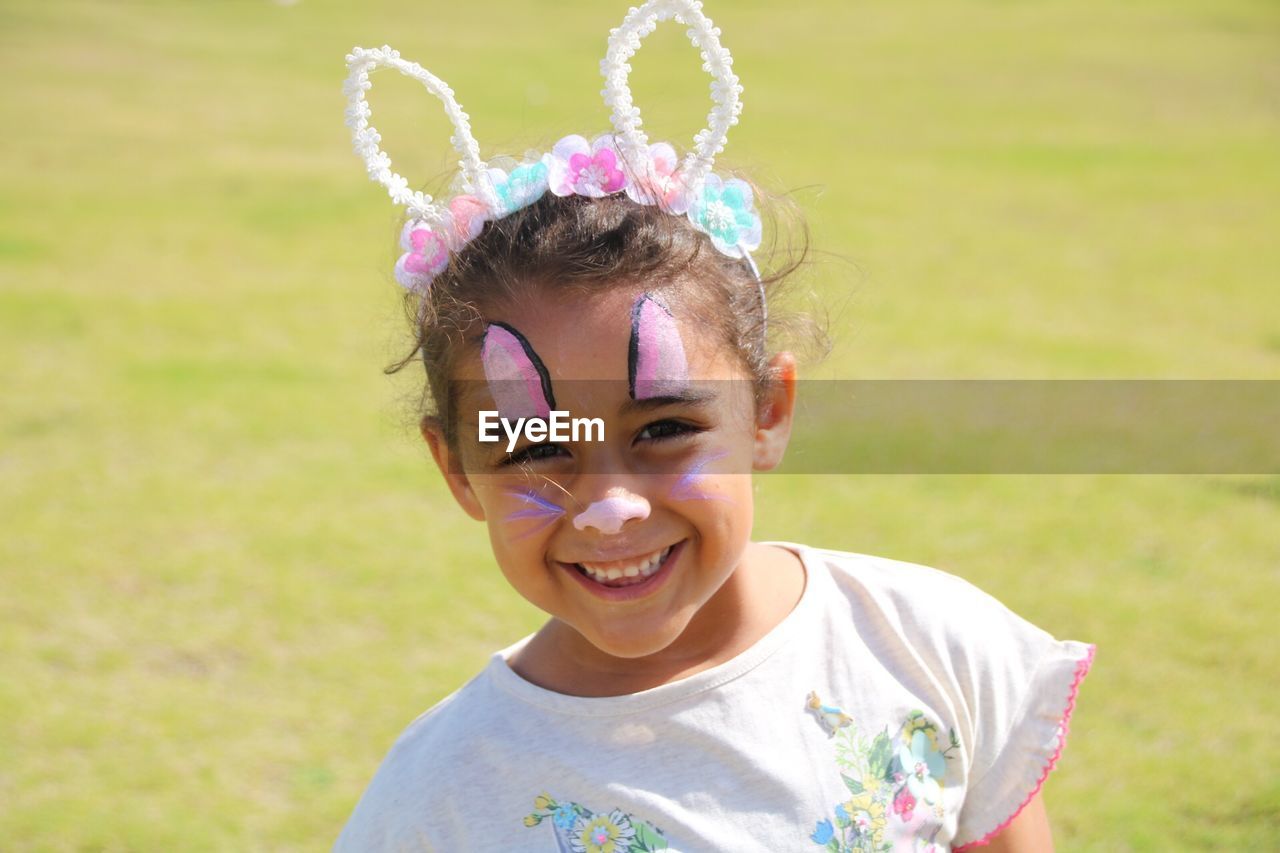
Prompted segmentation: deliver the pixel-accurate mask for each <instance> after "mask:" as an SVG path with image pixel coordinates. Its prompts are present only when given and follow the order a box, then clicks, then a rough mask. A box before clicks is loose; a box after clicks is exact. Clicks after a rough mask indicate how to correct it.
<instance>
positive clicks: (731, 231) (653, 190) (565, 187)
mask: <svg viewBox="0 0 1280 853" xmlns="http://www.w3.org/2000/svg"><path fill="white" fill-rule="evenodd" d="M671 18H674V19H675V20H676V21H679V22H680V23H682V24H686V25H687V26H688V27H689V29H688V36H689V40H690V41H691V42H692V43H693V45H694V47H696V48H698V50H699V51H700V52H701V54H702V60H703V63H702V67H703V70H705V71H707V72H708V73H710V74H711V77H712V82H711V100H712V106H711V112H710V113H709V114H708V116H707V127H706V128H704V129H703V130H701V131H699V132H698V134H697V135H696V136H695V137H694V139H693V149H692V150H691V151H690V152H689V153H688V154H687V155H686V156H685V157H684V159H683V161H679V160H678V159H677V156H676V153H675V149H674V148H673V147H672V146H671V145H670V144H668V143H666V142H656V143H650V142H649V140H648V137H647V136H646V135H645V133H644V131H643V130H642V129H641V122H640V110H639V108H638V107H636V105H635V103H634V102H633V101H632V98H631V88H630V86H629V84H628V77H629V75H630V73H631V66H630V65H628V64H627V60H629V59H630V58H631V57H632V56H634V55H635V52H636V51H637V50H638V49H639V48H640V40H641V39H643V38H644V37H645V36H647V35H648V34H649V33H651V32H653V30H654V29H655V28H656V27H657V24H658V23H659V22H660V21H665V20H668V19H671ZM347 67H348V69H349V70H350V74H349V75H348V77H347V80H346V83H345V84H344V86H343V91H344V92H345V93H346V95H347V98H348V101H349V104H348V107H347V113H346V115H347V125H348V126H349V127H350V128H351V136H352V142H353V144H354V147H355V150H356V153H357V154H359V155H360V157H361V158H362V159H363V160H364V161H365V165H366V167H367V168H368V171H369V177H370V178H371V179H372V180H375V181H377V182H378V183H380V184H382V185H383V186H384V187H386V188H387V192H388V193H389V194H390V195H391V200H392V201H394V202H395V203H396V204H399V205H403V206H404V207H405V208H406V210H407V211H408V221H407V222H406V223H405V226H404V230H403V231H402V233H401V239H400V242H401V247H402V248H403V249H404V250H405V251H404V254H403V255H401V256H400V259H399V260H398V261H397V262H396V270H395V272H396V280H397V281H398V282H400V284H401V285H403V286H404V287H405V288H406V289H409V290H418V291H420V292H425V291H426V289H427V288H428V287H429V286H430V284H431V280H432V279H433V278H435V276H437V275H438V274H439V273H440V272H441V271H442V270H444V268H445V267H446V266H447V265H448V263H449V255H450V253H452V252H458V251H460V250H461V249H462V248H463V247H464V246H466V244H467V243H468V242H470V241H471V240H473V239H475V237H477V236H478V235H479V234H480V232H481V230H482V229H483V228H484V224H485V223H486V222H489V221H491V220H496V219H501V218H502V217H504V216H507V215H508V214H511V213H513V212H515V211H517V210H520V209H521V208H523V207H526V206H528V205H530V204H532V203H533V202H535V201H537V200H538V199H539V198H541V197H542V195H543V193H545V192H546V191H547V190H550V191H551V192H552V193H554V194H555V195H557V196H569V195H581V196H589V197H592V198H601V197H603V196H607V195H613V194H615V193H626V195H627V197H628V198H630V199H632V200H633V201H635V202H637V203H639V204H646V205H658V206H660V207H661V208H662V209H663V210H665V211H667V212H669V213H672V214H674V215H683V216H687V217H688V219H689V221H690V222H691V223H692V224H693V226H694V227H695V228H696V229H698V230H699V231H702V232H704V233H706V234H707V235H708V236H709V237H710V238H711V242H712V244H713V245H714V246H715V248H716V249H717V250H719V251H720V252H722V253H723V254H725V255H727V256H729V257H731V258H743V259H745V260H746V262H747V264H748V265H749V266H750V268H751V272H752V273H753V275H754V276H755V278H756V282H757V284H758V285H759V287H760V303H761V306H762V307H764V306H765V300H764V284H763V282H762V281H761V279H760V271H759V269H758V268H757V267H756V264H755V261H754V260H752V258H751V254H750V253H751V251H753V250H755V249H757V248H759V246H760V237H761V222H760V215H759V214H758V213H757V212H756V209H755V206H754V203H753V199H752V193H751V188H750V186H749V185H748V184H747V183H746V182H745V181H741V180H739V179H737V178H730V179H728V180H724V179H722V178H721V177H720V176H719V175H716V174H715V173H714V172H712V171H711V167H712V164H713V163H714V161H715V158H716V155H718V154H719V153H720V152H721V151H723V150H724V146H725V140H726V138H727V136H728V133H729V128H730V127H731V126H733V125H735V124H737V123H738V114H739V113H741V112H742V103H741V101H740V100H739V95H740V94H741V92H742V86H740V85H739V84H738V77H737V75H735V74H734V73H733V58H732V57H731V56H730V55H729V51H728V50H726V49H725V48H724V47H723V46H721V44H720V30H719V29H717V28H716V27H714V26H712V23H711V21H710V19H708V18H707V16H706V15H704V14H703V13H702V3H701V2H698V0H648V2H646V3H644V4H643V5H642V6H640V7H639V8H633V9H631V10H630V11H629V12H628V13H627V16H626V18H625V19H623V22H622V25H621V26H619V27H617V28H616V29H614V30H612V31H611V32H610V34H609V47H608V51H607V53H606V54H605V57H604V59H603V60H602V61H601V62H600V70H601V72H602V73H603V74H604V79H605V85H604V90H603V92H602V94H603V95H604V100H605V104H606V105H607V106H608V107H609V108H610V110H611V111H612V115H611V120H612V122H613V128H614V131H615V132H614V133H612V134H604V135H602V136H597V137H596V138H595V139H594V140H587V139H586V138H585V137H582V136H578V135H577V134H571V135H569V136H566V137H564V138H563V139H561V140H560V141H559V142H557V143H556V144H555V146H554V147H552V149H551V150H550V151H549V152H546V153H545V154H541V155H540V156H528V157H526V158H525V160H524V161H523V162H521V163H518V164H515V165H512V166H511V167H510V168H509V169H505V168H498V167H494V166H490V165H487V164H486V163H485V162H484V161H483V160H481V159H480V146H479V144H478V143H477V142H476V139H475V137H474V136H473V135H472V134H471V123H470V119H469V117H468V116H467V114H466V113H465V112H463V110H462V107H461V106H460V105H459V104H458V102H457V100H456V99H455V98H454V96H453V90H452V89H450V88H449V87H448V85H446V84H445V83H444V81H443V80H441V79H440V78H439V77H436V76H435V75H434V74H432V73H431V72H430V71H428V70H426V69H425V68H423V67H422V66H421V65H419V64H418V63H416V62H410V61H408V60H405V59H401V58H400V52H399V51H396V50H392V49H391V48H390V47H387V46H384V47H381V48H374V49H365V48H360V47H357V48H353V49H352V51H351V53H350V55H348V56H347ZM378 68H394V69H396V70H397V71H399V72H400V73H401V74H404V75H406V76H408V77H412V78H413V79H415V80H418V81H419V82H421V83H422V85H423V86H425V87H426V89H427V91H428V92H430V93H431V94H433V95H435V96H436V97H437V98H439V99H440V101H441V102H442V103H443V104H444V110H445V114H446V115H447V116H448V117H449V121H450V122H452V124H453V128H454V133H453V136H452V137H451V142H452V143H453V147H454V149H455V150H456V151H457V152H458V155H459V157H460V159H459V161H458V165H459V167H460V169H461V172H460V175H459V178H458V182H457V188H458V189H459V190H460V192H459V193H458V194H457V195H455V196H454V197H453V198H451V199H449V200H448V201H447V202H443V203H442V202H439V201H436V200H434V199H433V198H432V197H431V196H430V195H427V194H425V193H422V192H418V191H414V190H410V189H409V182H408V181H407V180H406V179H405V178H404V177H402V176H401V175H399V174H397V173H396V172H394V171H392V168H391V158H390V157H388V156H387V154H386V152H385V151H383V150H382V149H381V148H379V147H378V143H379V142H381V141H382V136H381V134H379V133H378V131H377V129H376V128H375V127H373V125H371V124H370V123H369V118H370V116H371V114H372V113H371V110H370V108H369V102H368V101H366V100H365V92H367V91H368V90H369V89H370V88H371V87H372V86H373V84H372V83H371V82H370V80H369V72H371V71H374V70H376V69H378ZM765 310H766V312H767V308H765ZM766 321H767V313H766Z"/></svg>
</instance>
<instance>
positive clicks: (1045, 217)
mask: <svg viewBox="0 0 1280 853" xmlns="http://www.w3.org/2000/svg"><path fill="white" fill-rule="evenodd" d="M626 6H627V4H625V3H620V4H611V3H601V2H599V0H595V2H590V3H588V2H585V0H576V2H572V3H554V4H553V3H528V2H526V3H517V2H511V0H502V2H493V3H486V4H483V5H481V4H453V5H449V4H429V5H424V4H421V3H419V4H410V3H391V2H368V3H363V4H322V3H319V2H313V0H302V2H297V3H293V4H273V3H268V2H226V3H202V4H197V3H154V2H153V3H139V2H126V3H102V2H96V3H95V2H80V3H72V2H61V0H52V2H45V3H35V2H30V0H27V2H13V0H11V2H7V3H4V4H3V5H2V6H0V70H2V71H3V74H4V79H5V80H6V86H5V92H4V94H3V96H0V97H2V98H3V101H2V102H3V105H4V108H5V112H6V114H7V115H9V117H10V118H9V122H10V130H9V131H8V132H7V133H6V140H5V143H4V156H3V158H2V159H0V180H2V181H3V188H4V189H3V192H2V193H0V365H3V370H0V383H2V384H0V391H2V392H3V399H4V403H3V404H2V405H0V661H3V664H0V847H3V848H4V849H6V850H110V851H116V850H146V851H150V850H193V851H199V850H222V849H235V850H248V849H272V850H277V849H280V850H284V849H315V848H318V847H323V846H325V845H327V844H328V843H330V842H331V841H332V839H333V837H334V836H335V835H336V833H337V832H338V830H339V828H340V827H341V825H342V823H343V821H344V820H345V818H346V816H347V814H348V813H349V812H350V810H351V808H352V806H353V805H354V802H355V799H356V798H357V797H358V796H359V794H360V792H361V791H362V790H363V788H364V786H365V784H366V783H367V782H368V780H369V778H370V776H371V774H372V772H373V770H374V769H375V767H376V766H377V764H378V762H379V761H380V759H381V757H382V755H383V754H384V752H385V751H386V749H387V748H388V746H389V745H390V743H391V741H392V740H393V739H394V737H395V736H396V735H397V734H398V733H399V731H400V730H401V729H402V728H403V727H404V725H405V724H407V723H408V721H409V720H410V719H412V718H413V717H414V716H416V715H417V714H418V713H419V712H420V711H422V710H423V709H425V708H427V707H429V706H430V705H431V704H432V703H434V702H435V701H437V700H438V699H440V698H441V697H443V696H444V695H446V694H447V693H448V692H450V691H451V690H453V689H454V688H455V687H457V686H458V685H459V684H461V683H462V682H463V681H464V680H466V679H467V678H468V677H470V676H471V675H472V674H474V673H475V672H476V671H477V670H478V669H479V668H480V666H481V665H482V664H483V662H484V661H485V659H486V658H487V656H488V655H489V654H490V653H491V652H492V651H493V650H494V649H495V648H498V647H499V646H503V645H506V644H508V643H510V642H512V641H514V640H515V639H517V638H518V637H520V636H522V635H523V634H525V633H527V632H529V631H531V630H533V629H534V628H536V626H537V625H538V624H540V621H541V620H540V614H539V613H538V612H537V611H536V610H534V609H533V608H532V607H531V606H530V605H528V604H527V603H525V602H524V601H523V600H522V599H520V598H518V597H517V595H516V593H515V592H513V591H512V590H511V589H509V588H508V587H507V586H506V584H505V582H504V581H503V580H502V578H501V576H500V575H499V573H498V571H497V569H496V567H495V566H494V565H493V563H492V558H491V556H490V554H489V551H488V545H487V539H486V537H485V535H484V530H483V528H482V527H481V526H480V525H477V524H473V523H469V522H468V523H463V522H464V517H463V516H462V514H461V512H460V511H459V510H457V509H456V507H454V505H453V504H452V502H451V501H450V500H449V498H448V495H447V493H446V491H445V489H444V487H443V485H442V483H441V481H440V480H439V479H438V477H437V476H436V475H435V474H434V472H433V470H432V469H431V467H430V464H429V461H428V458H427V454H426V452H425V449H424V447H423V445H422V443H421V442H420V441H419V440H418V439H417V437H416V434H415V433H414V430H413V429H412V426H411V423H412V420H413V406H414V402H415V399H414V398H415V395H416V393H417V391H418V388H417V384H418V381H419V377H418V375H417V374H416V373H415V372H414V371H412V370H409V371H406V372H405V373H404V374H401V375H398V376H395V377H392V378H388V377H386V376H384V375H383V373H382V368H383V367H384V366H385V365H386V364H387V363H389V362H390V361H392V360H394V359H396V358H398V357H399V355H401V354H402V351H403V349H404V346H405V341H406V339H405V337H404V329H403V326H402V323H401V320H400V315H399V313H398V312H399V305H398V301H397V299H398V289H397V287H396V286H395V284H394V283H393V281H392V280H391V276H390V268H391V262H392V261H393V260H394V245H393V240H394V234H395V228H394V224H395V223H394V215H395V212H394V210H393V209H392V207H391V205H390V204H388V203H387V200H386V197H385V195H384V194H383V193H382V192H381V191H380V189H379V188H378V187H376V186H375V185H373V184H372V183H370V182H369V181H368V180H367V179H366V177H365V175H364V172H363V167H362V165H361V164H360V163H359V161H358V160H357V159H356V157H355V156H354V155H353V154H352V153H351V150H350V143H349V137H348V132H347V130H346V128H345V127H344V126H343V123H342V111H343V107H344V100H343V97H342V95H341V92H340V85H341V81H342V78H343V76H344V72H345V69H344V63H343V56H344V54H345V53H346V52H347V50H349V49H350V47H351V46H352V45H356V44H360V45H364V46H377V45H380V44H382V43H384V42H390V43H391V44H392V45H393V46H395V47H397V48H399V49H400V50H401V52H402V53H403V54H404V55H405V56H406V57H409V58H413V59H417V60H419V61H421V62H422V63H424V64H425V65H427V66H428V67H430V68H431V69H432V70H434V71H435V72H436V73H438V74H440V75H441V76H442V77H444V78H445V79H446V80H448V81H449V83H450V84H451V85H452V86H453V88H454V89H455V91H456V92H457V94H458V97H459V99H460V100H461V101H462V103H463V105H464V106H465V108H466V109H467V110H468V112H469V113H470V114H471V117H472V123H473V128H474V130H475V133H476V136H477V137H478V139H479V140H480V142H481V145H482V147H483V149H484V154H485V156H491V155H493V154H496V153H503V152H506V153H514V152H520V151H523V150H524V149H525V148H527V147H531V146H532V147H540V146H545V145H547V144H548V143H549V142H551V141H554V140H555V139H556V138H558V137H559V136H560V135H563V134H565V133H569V132H582V133H592V132H595V131H598V130H603V129H604V128H605V127H606V126H607V121H608V114H607V112H606V110H605V108H604V106H603V104H602V103H601V101H600V98H599V90H600V85H601V84H600V80H599V76H598V70H597V64H598V61H599V59H600V57H601V56H602V55H603V52H604V45H605V37H606V35H607V31H608V29H609V28H610V27H613V26H616V24H617V23H618V22H619V21H620V20H621V18H622V15H623V14H624V13H625V10H626ZM707 11H708V13H709V14H710V15H711V16H712V17H713V18H714V19H715V21H716V23H717V25H719V26H720V27H721V29H722V30H723V32H724V34H723V38H724V41H725V44H726V45H727V46H728V47H729V48H730V49H731V50H732V51H733V52H734V57H735V69H736V70H737V72H738V73H739V74H740V76H741V78H742V82H743V85H744V86H745V88H746V92H745V95H744V101H745V110H744V113H743V116H742V123H741V124H740V125H739V126H738V127H737V128H735V129H734V131H733V133H732V134H731V136H730V143H729V147H728V149H727V151H726V153H725V155H724V158H723V161H722V162H723V163H724V164H726V165H731V166H734V167H737V168H740V169H742V170H744V171H747V172H749V173H751V174H752V175H754V176H756V177H757V178H759V179H760V180H762V181H763V182H764V183H765V184H766V185H768V186H770V187H772V188H773V189H775V190H778V191H790V192H792V193H793V195H794V197H795V198H796V200H797V201H798V202H799V203H800V204H801V206H802V207H803V209H804V211H805V213H806V215H807V217H808V220H809V223H810V225H811V228H812V232H813V240H814V248H815V250H816V251H815V256H814V257H815V263H814V264H813V265H812V266H811V267H809V268H808V269H806V270H805V271H804V273H803V274H802V278H801V280H800V282H799V283H800V285H801V290H802V291H805V290H809V291H812V292H813V294H814V295H815V297H816V300H817V302H818V304H820V305H824V306H826V310H827V311H829V315H830V324H831V331H832V334H833V337H834V339H835V341H836V347H835V349H834V351H833V353H832V354H831V356H830V357H828V358H827V359H826V360H825V361H823V362H821V363H819V364H812V365H809V366H808V367H807V373H808V375H812V376H819V377H856V378H994V379H1012V378H1023V379H1031V378H1055V379H1061V378H1099V379H1121V378H1138V377H1141V378H1198V379H1214V378H1233V379H1268V378H1276V377H1278V376H1280V287H1277V282H1278V281H1280V279H1278V278H1277V272H1276V270H1278V269H1280V240H1276V235H1277V234H1278V233H1280V50H1277V48H1278V47H1280V7H1278V6H1276V4H1274V3H1268V2H1261V0H1259V2H1246V0H1196V2H1191V0H1173V1H1172V2H1155V0H1143V2H1135V3H1124V4H1113V3H1104V2H1098V0H1072V2H1066V0H1046V2H1040V3H1034V4H1032V3H1022V4H1018V3H1010V2H973V0H965V2H960V0H955V2H945V3H944V2H922V3H916V4H901V3H889V2H853V3H851V2H836V0H814V2H809V3H803V4H779V3H765V2H762V0H733V2H729V0H712V2H711V3H710V4H709V6H708V9H707ZM668 60H670V61H668ZM634 65H635V75H634V87H635V90H636V96H637V103H638V104H640V105H641V106H642V108H643V109H644V110H645V116H646V124H647V126H649V127H651V128H652V134H653V136H654V137H655V138H668V139H672V140H675V141H679V142H687V141H688V140H689V139H690V138H691V137H692V135H693V133H694V132H695V131H696V130H697V129H698V128H700V127H702V124H703V118H704V115H705V112H706V103H705V100H706V92H707V89H706V85H705V79H704V78H703V77H701V76H700V72H699V70H698V65H699V63H698V60H697V57H696V55H695V54H694V53H693V52H692V50H691V49H690V48H689V47H688V46H687V44H686V43H685V42H684V41H683V39H682V37H681V35H680V33H679V30H678V28H676V27H673V26H670V25H668V26H667V27H666V28H665V29H662V30H660V31H659V32H658V33H656V34H655V35H654V36H653V37H651V39H650V40H648V41H647V42H646V47H645V49H644V51H643V52H642V53H641V54H640V55H639V56H638V57H637V59H636V61H635V63H634ZM375 80H377V81H378V83H379V85H378V86H377V87H375V89H374V91H373V93H372V95H371V96H370V100H371V102H372V103H373V105H374V110H375V123H376V124H377V125H378V126H379V127H380V128H381V129H382V131H383V133H384V136H385V138H386V140H387V148H388V150H389V151H390V153H391V155H392V157H393V158H394V159H395V160H396V161H397V166H398V167H400V168H401V169H402V171H403V172H404V173H405V174H406V175H407V176H409V177H410V178H411V180H412V181H414V182H425V181H427V180H428V179H433V178H439V176H441V175H443V174H445V173H446V172H447V170H448V169H449V168H450V162H451V159H452V158H451V157H450V149H449V147H448V142H447V137H448V124H447V121H446V120H445V118H444V116H443V114H442V113H441V111H440V110H439V109H438V104H437V102H436V101H435V100H434V99H432V98H431V97H430V96H429V95H428V94H426V93H425V92H423V91H422V90H421V89H418V88H415V85H414V84H412V83H411V82H410V81H407V80H404V79H402V78H399V77H398V76H397V75H393V74H388V75H383V76H382V77H379V78H375ZM804 304H805V301H804V300H800V301H798V302H797V303H795V305H796V306H798V307H804ZM759 496H760V504H759V506H760V507H761V510H760V512H759V514H758V517H757V523H758V538H762V539H788V540H794V541H801V542H810V543H813V544H819V545H824V546H828V547H837V548H844V549H847V550H853V551H861V552H865V553H872V554H881V555H884V556H889V557H893V558H896V559H902V560H909V561H913V562H919V563H925V564H928V565H933V566H936V567H939V568H942V569H945V570H947V571H950V572H953V573H955V574H958V575H961V576H963V577H966V578H968V579H969V580H971V581H973V582H974V583H976V584H977V585H979V586H981V587H982V588H984V589H986V590H987V591H989V592H991V593H992V594H993V595H995V596H996V597H998V598H1000V599H1001V600H1003V601H1004V602H1005V603H1007V604H1008V605H1009V606H1010V607H1011V608H1013V609H1014V610H1015V611H1017V612H1018V613H1020V614H1022V615H1024V616H1025V617H1027V618H1028V619H1030V620H1031V621H1033V622H1035V623H1037V624H1039V625H1041V626H1043V627H1045V628H1046V629H1047V630H1049V631H1050V632H1052V633H1054V634H1055V635H1057V636H1059V637H1064V638H1071V639H1080V640H1085V641H1089V642H1093V643H1096V644H1097V645H1098V656H1097V662H1096V664H1095V667H1094V670H1093V673H1092V674H1091V675H1090V676H1089V678H1088V679H1086V681H1085V683H1084V685H1083V687H1082V690H1081V694H1080V699H1079V704H1078V707H1077V711H1076V716H1075V718H1074V720H1073V723H1072V727H1071V739H1070V742H1069V745H1068V747H1067V749H1066V751H1065V753H1064V756H1063V759H1062V761H1061V763H1060V764H1059V767H1058V769H1057V770H1056V771H1055V772H1054V773H1053V775H1052V776H1051V777H1050V779H1049V781H1048V782H1047V784H1046V786H1045V796H1046V801H1047V803H1048V807H1049V812H1050V815H1051V817H1052V820H1053V824H1054V830H1055V834H1056V838H1057V840H1058V844H1059V847H1060V849H1062V850H1068V851H1075V850H1084V851H1093V850H1097V851H1146V850H1153V851H1155V850H1161V851H1163V850H1170V849H1173V850H1180V849H1195V850H1205V849H1220V850H1243V849H1258V848H1265V847H1268V846H1271V845H1274V843H1275V840H1274V839H1275V837H1276V836H1277V834H1278V833H1280V782H1278V781H1277V779H1278V778H1280V776H1278V775H1277V773H1276V766H1277V763H1280V747H1277V746H1276V745H1275V744H1274V743H1273V742H1272V740H1271V734H1270V731H1269V729H1270V726H1271V725H1273V724H1274V722H1275V720H1276V719H1278V718H1280V699H1278V697H1277V691H1276V688H1275V681H1276V677H1277V675H1280V655H1278V654H1277V648H1278V646H1277V643H1276V640H1275V629H1274V619H1275V616H1274V612H1275V607H1276V604H1277V603H1278V602H1280V476H1276V475H1275V474H1274V472H1273V473H1272V474H1270V475H1265V474H1258V475H1254V476H1216V475H1205V476H1150V475H1148V476H1138V475H1135V476H1101V475H1073V476H1018V475H1007V476H1004V475H1002V476H959V475H952V476H926V475H912V476H906V475H898V476H855V475H806V476H794V477H792V476H786V477H783V476H764V477H760V478H759Z"/></svg>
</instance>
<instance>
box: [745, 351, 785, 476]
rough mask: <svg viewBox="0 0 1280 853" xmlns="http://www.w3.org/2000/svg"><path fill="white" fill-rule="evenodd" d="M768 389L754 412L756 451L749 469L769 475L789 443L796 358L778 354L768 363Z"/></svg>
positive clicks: (783, 353) (782, 353)
mask: <svg viewBox="0 0 1280 853" xmlns="http://www.w3.org/2000/svg"><path fill="white" fill-rule="evenodd" d="M769 375H770V377H771V378H770V380H769V385H768V387H767V390H766V392H765V395H764V398H763V399H762V400H761V401H760V405H759V406H758V408H757V409H756V437H755V450H754V453H753V455H752V458H751V467H752V468H753V469H755V470H756V471H769V470H771V469H773V468H776V467H777V466H778V464H779V463H781V462H782V455H783V454H784V453H785V452H786V450H787V442H789V441H790V440H791V417H792V414H793V413H794V412H795V407H796V358H795V356H794V355H792V354H791V353H789V352H780V353H778V354H777V355H775V356H774V357H773V358H772V359H770V361H769Z"/></svg>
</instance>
